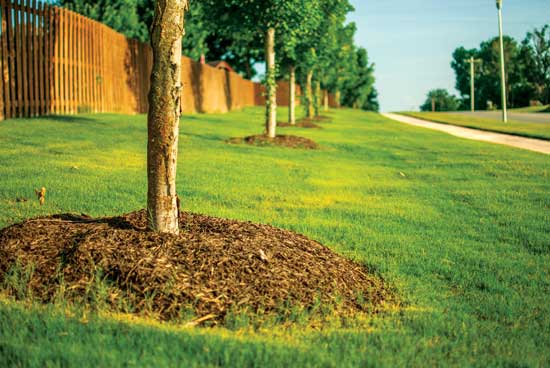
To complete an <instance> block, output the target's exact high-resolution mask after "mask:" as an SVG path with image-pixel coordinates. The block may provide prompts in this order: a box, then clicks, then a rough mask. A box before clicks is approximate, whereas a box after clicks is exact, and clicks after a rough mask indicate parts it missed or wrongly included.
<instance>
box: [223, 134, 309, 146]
mask: <svg viewBox="0 0 550 368" xmlns="http://www.w3.org/2000/svg"><path fill="white" fill-rule="evenodd" d="M228 142H229V143H234V144H242V143H246V144H251V145H254V146H281V147H289V148H303V149H318V148H319V145H318V144H317V143H315V142H314V141H312V140H311V139H308V138H304V137H297V136H295V135H277V136H276V137H275V138H269V137H268V136H267V135H265V134H262V135H251V136H249V137H245V138H231V139H229V140H228Z"/></svg>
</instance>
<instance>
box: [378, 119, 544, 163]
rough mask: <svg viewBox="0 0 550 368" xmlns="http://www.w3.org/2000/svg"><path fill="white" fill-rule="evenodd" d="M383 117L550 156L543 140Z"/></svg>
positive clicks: (418, 120)
mask: <svg viewBox="0 0 550 368" xmlns="http://www.w3.org/2000/svg"><path fill="white" fill-rule="evenodd" d="M382 115H383V116H385V117H387V118H390V119H392V120H396V121H399V122H401V123H405V124H409V125H414V126H419V127H422V128H428V129H434V130H439V131H442V132H445V133H449V134H452V135H454V136H456V137H461V138H466V139H473V140H476V141H484V142H490V143H496V144H504V145H507V146H512V147H517V148H522V149H526V150H530V151H535V152H539V153H545V154H547V155H549V154H550V142H549V141H543V140H541V139H533V138H524V137H517V136H513V135H509V134H501V133H492V132H485V131H482V130H477V129H471V128H464V127H459V126H456V125H448V124H439V123H433V122H431V121H426V120H421V119H416V118H411V117H409V116H403V115H397V114H382Z"/></svg>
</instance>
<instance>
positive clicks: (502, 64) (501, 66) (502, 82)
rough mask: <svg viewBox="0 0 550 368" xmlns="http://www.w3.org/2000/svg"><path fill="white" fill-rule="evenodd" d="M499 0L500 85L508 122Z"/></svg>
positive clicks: (504, 120) (505, 117) (504, 116)
mask: <svg viewBox="0 0 550 368" xmlns="http://www.w3.org/2000/svg"><path fill="white" fill-rule="evenodd" d="M496 1H497V9H498V30H499V38H500V79H501V81H500V85H501V88H502V92H501V94H502V121H503V122H504V123H507V122H508V112H507V110H506V74H505V69H504V41H503V39H502V0H496Z"/></svg>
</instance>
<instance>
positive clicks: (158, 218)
mask: <svg viewBox="0 0 550 368" xmlns="http://www.w3.org/2000/svg"><path fill="white" fill-rule="evenodd" d="M187 1H188V0H157V1H156V5H155V11H154V17H153V24H152V27H151V46H152V49H153V70H152V73H151V89H150V91H149V112H148V115H147V130H148V141H147V185H148V186H147V211H148V214H147V227H148V228H149V229H150V230H152V231H157V232H161V233H171V234H177V233H178V232H179V226H178V205H177V202H178V199H177V195H176V167H177V156H178V135H179V118H180V97H181V89H182V86H181V47H182V44H181V41H182V37H183V32H184V12H185V10H187Z"/></svg>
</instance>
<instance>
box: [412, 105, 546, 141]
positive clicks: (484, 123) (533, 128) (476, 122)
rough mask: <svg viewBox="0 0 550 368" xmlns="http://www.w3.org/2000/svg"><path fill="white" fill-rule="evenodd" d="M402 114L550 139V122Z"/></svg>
mask: <svg viewBox="0 0 550 368" xmlns="http://www.w3.org/2000/svg"><path fill="white" fill-rule="evenodd" d="M401 114H403V115H407V116H411V117H413V118H419V119H424V120H429V121H434V122H436V123H442V124H452V125H460V126H464V127H468V128H475V129H481V130H487V131H489V132H497V133H507V134H512V135H519V136H522V137H529V138H539V139H544V140H550V125H548V124H542V123H528V122H523V121H513V120H509V121H508V123H506V124H504V123H503V122H502V121H499V120H494V119H487V118H479V117H475V116H468V115H460V114H449V113H439V112H404V113H401Z"/></svg>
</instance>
